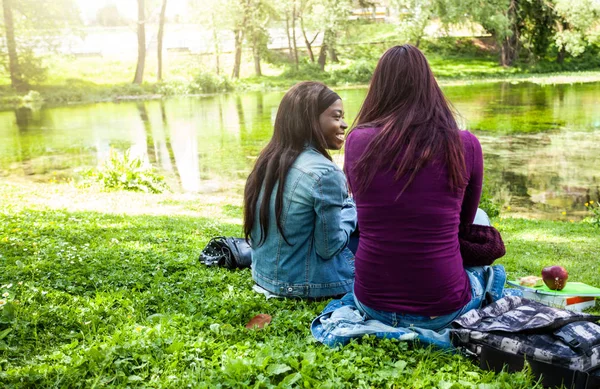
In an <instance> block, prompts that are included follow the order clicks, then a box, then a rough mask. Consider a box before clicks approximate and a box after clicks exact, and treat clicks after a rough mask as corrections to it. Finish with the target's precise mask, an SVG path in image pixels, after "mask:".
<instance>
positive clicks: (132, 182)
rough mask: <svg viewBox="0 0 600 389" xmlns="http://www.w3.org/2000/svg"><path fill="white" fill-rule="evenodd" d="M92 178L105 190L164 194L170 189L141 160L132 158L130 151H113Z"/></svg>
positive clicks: (162, 179)
mask: <svg viewBox="0 0 600 389" xmlns="http://www.w3.org/2000/svg"><path fill="white" fill-rule="evenodd" d="M90 176H91V177H92V178H93V179H95V181H97V182H98V183H100V184H101V185H102V187H103V188H105V189H113V190H129V191H134V192H146V193H162V192H164V191H165V190H167V189H168V188H167V185H166V183H165V179H164V177H163V176H161V175H159V174H158V173H156V172H155V171H154V169H153V168H152V166H151V165H149V164H147V163H145V162H144V161H142V160H141V159H140V158H132V157H131V156H130V154H129V151H126V152H125V153H119V152H118V151H116V150H111V151H110V153H109V155H108V158H107V159H106V160H104V161H102V162H101V163H100V166H99V167H98V168H97V170H96V171H93V172H92V173H91V174H90Z"/></svg>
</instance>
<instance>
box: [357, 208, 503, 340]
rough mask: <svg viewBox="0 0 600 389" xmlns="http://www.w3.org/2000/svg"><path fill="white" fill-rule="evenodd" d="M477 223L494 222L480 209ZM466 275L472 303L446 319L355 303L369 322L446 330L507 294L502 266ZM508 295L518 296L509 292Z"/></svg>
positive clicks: (479, 268) (473, 270) (471, 270)
mask: <svg viewBox="0 0 600 389" xmlns="http://www.w3.org/2000/svg"><path fill="white" fill-rule="evenodd" d="M473 224H479V225H488V226H489V225H490V224H491V223H490V219H489V217H488V216H487V214H486V213H485V212H484V211H483V210H481V209H478V210H477V214H476V216H475V220H474V222H473ZM465 272H466V273H467V276H468V277H469V282H470V284H471V301H469V302H468V303H467V304H466V305H465V306H464V307H462V308H460V309H458V310H456V311H454V312H452V313H449V314H447V315H442V316H423V315H415V314H410V313H399V312H388V311H380V310H377V309H373V308H369V307H367V306H366V305H364V304H363V303H361V302H360V301H358V299H357V298H356V294H354V302H355V304H356V307H357V308H358V310H359V311H360V312H361V313H362V314H363V315H365V316H366V318H367V319H373V320H378V321H380V322H382V323H384V324H387V325H389V326H392V327H411V326H414V327H419V328H424V329H429V330H433V331H439V330H442V329H444V328H446V327H448V326H449V325H450V323H452V321H453V320H454V319H456V318H457V317H459V316H461V315H463V314H465V313H467V312H468V311H470V310H471V309H479V308H481V307H482V306H484V305H485V304H487V303H491V302H493V301H496V300H499V299H500V298H502V297H503V296H504V294H505V293H506V292H505V291H504V283H505V282H506V272H505V271H504V267H503V266H501V265H495V266H477V267H467V268H465ZM506 294H515V293H511V292H508V293H506Z"/></svg>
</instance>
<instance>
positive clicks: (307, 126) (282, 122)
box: [244, 82, 332, 245]
mask: <svg viewBox="0 0 600 389" xmlns="http://www.w3.org/2000/svg"><path fill="white" fill-rule="evenodd" d="M324 92H325V93H327V92H331V91H330V90H329V88H327V87H326V86H325V85H323V84H321V83H319V82H301V83H298V84H296V85H294V86H293V87H292V88H291V89H290V90H289V91H288V92H287V93H286V94H285V96H283V99H282V100H281V103H280V104H279V109H278V110H277V116H276V118H275V125H274V131H273V137H272V138H271V140H270V141H269V143H268V144H267V146H266V147H265V148H264V149H263V150H262V152H261V153H260V155H259V156H258V159H257V160H256V164H255V165H254V168H253V169H252V172H251V173H250V175H249V176H248V180H247V181H246V187H245V189H244V236H245V238H246V240H249V239H250V238H251V232H252V226H253V225H254V219H255V217H256V213H257V211H258V215H259V223H260V239H259V241H258V242H254V243H257V244H258V245H261V244H262V243H264V241H265V239H266V236H267V234H268V232H269V231H268V228H269V213H270V212H269V208H270V203H271V194H272V192H273V188H274V187H275V185H278V187H277V193H276V195H275V217H276V220H277V229H278V230H279V232H280V233H281V235H282V236H283V239H284V240H285V241H286V243H287V244H290V243H289V242H288V241H287V239H286V238H285V235H284V233H283V226H282V224H281V212H282V209H283V191H284V186H285V178H286V177H287V173H288V171H289V170H290V167H291V166H292V164H293V163H294V161H295V160H296V158H297V157H298V155H300V153H301V152H302V151H303V150H304V148H305V147H306V145H307V144H310V145H312V146H313V147H314V148H315V149H316V150H317V151H318V152H319V153H321V154H323V156H324V157H325V158H327V159H329V160H331V156H330V155H329V153H328V152H327V142H326V141H325V138H324V136H323V133H322V131H321V128H320V126H319V114H320V112H319V97H320V96H322V93H324ZM331 93H332V92H331ZM261 189H262V193H263V196H262V199H261V204H260V209H259V210H257V206H258V204H257V202H258V198H259V195H260V193H261ZM254 238H255V239H256V238H257V237H256V236H255V237H254Z"/></svg>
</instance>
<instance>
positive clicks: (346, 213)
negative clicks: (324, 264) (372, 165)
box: [313, 170, 356, 259]
mask: <svg viewBox="0 0 600 389" xmlns="http://www.w3.org/2000/svg"><path fill="white" fill-rule="evenodd" d="M313 196H314V200H315V203H314V207H315V213H316V216H317V217H316V220H315V234H314V237H315V250H316V252H317V254H318V255H319V256H320V257H321V258H323V259H331V258H332V257H334V256H335V255H337V254H339V253H340V252H341V251H342V250H343V249H344V248H345V247H346V246H347V245H348V241H349V240H350V235H351V234H352V232H354V230H355V229H356V205H355V204H354V201H352V199H350V198H349V197H348V190H347V187H346V178H345V176H344V173H342V172H341V171H339V170H331V171H329V172H327V173H325V174H323V175H322V176H321V178H320V179H319V180H318V181H317V183H316V184H315V186H314V189H313Z"/></svg>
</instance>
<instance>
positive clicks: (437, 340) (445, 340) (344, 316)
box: [311, 266, 520, 349]
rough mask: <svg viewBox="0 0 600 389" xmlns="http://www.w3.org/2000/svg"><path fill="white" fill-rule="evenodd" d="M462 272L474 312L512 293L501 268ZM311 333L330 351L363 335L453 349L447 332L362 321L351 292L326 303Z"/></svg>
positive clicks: (479, 268) (362, 318)
mask: <svg viewBox="0 0 600 389" xmlns="http://www.w3.org/2000/svg"><path fill="white" fill-rule="evenodd" d="M466 271H467V272H468V273H469V278H470V280H471V284H472V285H471V288H472V293H473V295H474V296H475V300H476V301H472V303H473V306H474V308H475V309H477V308H480V307H482V306H485V305H487V304H489V303H491V302H493V301H496V300H498V299H500V298H502V297H503V296H504V295H508V294H512V293H514V292H513V290H512V289H507V290H505V289H504V283H505V281H506V273H505V271H504V268H503V267H502V266H483V267H474V268H468V269H466ZM518 292H520V291H517V293H518ZM311 332H312V334H313V336H314V337H315V339H317V340H318V341H319V342H321V343H323V344H325V345H327V346H330V347H334V346H340V345H345V344H347V343H349V342H350V341H351V340H352V339H356V338H361V337H363V336H365V335H374V336H376V337H378V338H391V339H398V340H401V341H409V340H417V341H419V342H420V343H421V344H424V345H433V346H436V347H439V348H442V349H453V346H452V343H451V342H450V331H449V330H448V329H442V330H439V331H433V330H429V329H425V328H419V327H414V326H411V327H391V326H388V325H385V324H384V323H382V322H380V321H378V320H365V317H364V316H363V315H361V313H360V311H359V310H358V308H357V307H356V303H355V301H354V294H353V293H352V292H350V293H348V294H346V295H345V296H344V297H342V298H341V299H339V300H332V301H330V302H329V304H328V305H327V306H326V307H325V309H324V310H323V312H322V313H321V314H320V315H319V316H318V317H317V318H315V319H314V320H313V321H312V324H311Z"/></svg>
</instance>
